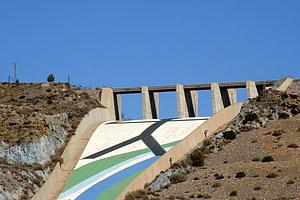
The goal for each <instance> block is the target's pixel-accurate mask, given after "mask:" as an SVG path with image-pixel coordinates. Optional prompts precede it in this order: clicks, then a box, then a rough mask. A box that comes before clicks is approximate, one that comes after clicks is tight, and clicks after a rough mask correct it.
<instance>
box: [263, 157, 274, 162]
mask: <svg viewBox="0 0 300 200" xmlns="http://www.w3.org/2000/svg"><path fill="white" fill-rule="evenodd" d="M272 161H274V159H273V157H272V156H265V157H264V158H263V159H262V160H261V162H272Z"/></svg>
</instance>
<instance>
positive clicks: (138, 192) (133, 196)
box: [125, 190, 149, 200]
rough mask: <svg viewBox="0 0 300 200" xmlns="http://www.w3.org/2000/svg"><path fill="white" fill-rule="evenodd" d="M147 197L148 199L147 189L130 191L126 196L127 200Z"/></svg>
mask: <svg viewBox="0 0 300 200" xmlns="http://www.w3.org/2000/svg"><path fill="white" fill-rule="evenodd" d="M139 198H141V199H145V200H148V199H149V198H148V196H147V191H146V190H136V191H133V192H130V193H127V194H126V196H125V200H135V199H139Z"/></svg>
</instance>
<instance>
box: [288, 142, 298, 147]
mask: <svg viewBox="0 0 300 200" xmlns="http://www.w3.org/2000/svg"><path fill="white" fill-rule="evenodd" d="M298 147H299V146H298V145H297V144H295V143H292V144H289V145H288V148H298Z"/></svg>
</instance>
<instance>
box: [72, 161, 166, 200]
mask: <svg viewBox="0 0 300 200" xmlns="http://www.w3.org/2000/svg"><path fill="white" fill-rule="evenodd" d="M159 157H160V156H155V157H153V158H150V159H147V160H145V161H142V162H139V163H137V164H135V165H132V166H130V167H128V168H126V169H124V170H122V171H120V172H118V173H116V174H114V175H112V176H110V177H108V178H106V179H104V180H103V181H100V182H99V183H97V184H95V185H94V186H93V187H91V188H89V189H88V190H86V191H85V192H83V193H82V194H80V196H78V197H77V198H76V200H89V199H90V200H92V199H93V200H94V199H96V198H97V196H99V195H100V194H101V192H103V191H105V190H106V189H108V188H110V187H111V186H113V185H114V184H116V183H118V182H119V181H121V180H123V179H125V178H126V177H128V176H131V175H133V174H135V173H137V172H139V171H141V170H143V169H145V168H147V167H148V166H150V165H151V164H152V163H153V162H154V161H156V160H157V159H158V158H159Z"/></svg>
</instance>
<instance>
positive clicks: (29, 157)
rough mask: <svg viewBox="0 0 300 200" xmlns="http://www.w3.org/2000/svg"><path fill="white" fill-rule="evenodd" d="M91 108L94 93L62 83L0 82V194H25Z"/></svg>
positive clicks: (17, 196) (47, 171) (4, 196)
mask: <svg viewBox="0 0 300 200" xmlns="http://www.w3.org/2000/svg"><path fill="white" fill-rule="evenodd" d="M96 107H100V104H99V102H98V100H97V99H96V98H92V97H91V96H90V95H89V94H88V93H87V92H84V91H81V90H76V88H74V87H72V86H70V85H68V84H58V83H51V84H48V83H35V84H8V83H0V112H1V115H0V166H1V167H0V186H1V187H0V199H29V198H30V197H31V196H32V195H33V194H34V193H35V192H36V191H37V190H38V188H39V187H41V186H42V184H43V182H44V181H45V180H46V179H47V177H48V176H49V174H50V173H51V170H52V169H53V167H54V166H55V164H56V163H57V162H63V161H62V160H60V154H61V153H62V151H63V149H64V147H65V145H66V143H67V141H68V140H69V138H70V136H71V135H72V134H73V133H74V132H75V130H76V127H77V125H78V124H79V122H80V121H81V119H82V117H84V115H85V114H87V113H88V112H89V111H90V110H91V109H93V108H96Z"/></svg>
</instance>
